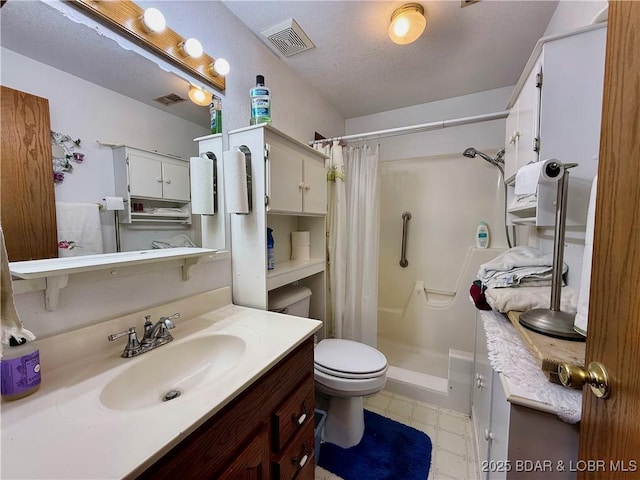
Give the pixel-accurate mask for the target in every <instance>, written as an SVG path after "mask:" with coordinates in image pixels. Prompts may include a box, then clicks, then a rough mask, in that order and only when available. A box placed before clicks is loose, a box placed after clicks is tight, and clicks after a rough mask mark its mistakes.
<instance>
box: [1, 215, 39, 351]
mask: <svg viewBox="0 0 640 480" xmlns="http://www.w3.org/2000/svg"><path fill="white" fill-rule="evenodd" d="M0 244H1V245H0V254H1V255H2V259H1V262H0V263H1V264H2V270H1V271H0V282H1V285H0V287H1V288H0V326H1V327H2V337H1V338H0V355H2V346H3V345H8V344H9V339H10V338H11V337H16V338H19V337H22V338H25V339H26V340H27V341H30V340H35V338H36V337H35V335H34V334H33V333H31V332H30V331H29V330H27V329H26V328H24V326H23V325H22V320H20V316H19V315H18V311H17V310H16V305H15V303H14V301H13V283H12V282H11V272H10V271H9V257H8V255H7V249H6V247H5V246H4V233H3V232H2V227H0Z"/></svg>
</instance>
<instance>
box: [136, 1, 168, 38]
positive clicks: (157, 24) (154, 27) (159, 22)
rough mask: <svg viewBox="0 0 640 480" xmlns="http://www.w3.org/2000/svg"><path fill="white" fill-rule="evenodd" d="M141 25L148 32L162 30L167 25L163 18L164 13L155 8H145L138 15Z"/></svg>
mask: <svg viewBox="0 0 640 480" xmlns="http://www.w3.org/2000/svg"><path fill="white" fill-rule="evenodd" d="M140 20H142V25H144V28H145V30H146V31H147V32H148V33H159V32H161V31H163V30H164V29H165V28H166V26H167V21H166V20H165V19H164V15H163V14H162V12H161V11H160V10H158V9H157V8H153V7H151V8H147V9H145V11H144V13H143V14H142V16H141V17H140Z"/></svg>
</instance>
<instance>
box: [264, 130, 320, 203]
mask: <svg viewBox="0 0 640 480" xmlns="http://www.w3.org/2000/svg"><path fill="white" fill-rule="evenodd" d="M302 146H304V147H306V145H298V144H292V143H291V142H289V141H287V140H286V139H285V138H283V137H279V136H272V138H270V141H269V142H268V146H267V149H268V151H267V155H268V158H267V196H268V203H267V210H268V211H270V212H290V213H303V214H319V215H323V214H326V213H327V173H326V170H325V168H324V163H323V162H319V161H318V158H317V156H315V155H311V154H310V153H309V151H308V150H307V149H303V148H301V147H302Z"/></svg>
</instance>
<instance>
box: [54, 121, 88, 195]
mask: <svg viewBox="0 0 640 480" xmlns="http://www.w3.org/2000/svg"><path fill="white" fill-rule="evenodd" d="M51 146H52V149H53V183H54V184H56V185H59V184H61V183H62V181H63V180H64V174H65V173H66V172H68V173H71V172H72V171H73V165H72V164H71V161H74V162H75V163H82V162H83V161H84V153H80V152H76V151H75V149H76V148H78V147H80V139H77V140H74V139H72V138H71V137H70V136H69V135H64V134H62V133H58V132H54V131H52V132H51Z"/></svg>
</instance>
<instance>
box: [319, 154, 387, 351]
mask: <svg viewBox="0 0 640 480" xmlns="http://www.w3.org/2000/svg"><path fill="white" fill-rule="evenodd" d="M318 148H319V150H321V151H323V153H325V154H326V155H328V156H329V157H330V158H329V160H328V161H327V167H328V172H329V174H328V182H329V186H328V199H329V214H328V220H327V228H328V234H329V235H328V236H329V240H328V254H329V285H330V297H331V311H332V318H333V332H332V333H333V336H334V337H336V338H346V339H350V340H356V341H359V342H363V343H366V344H368V345H371V346H373V347H375V346H376V344H377V336H378V333H377V328H378V327H377V325H378V318H377V311H378V244H379V230H380V215H379V213H380V206H379V204H380V201H379V197H380V181H379V177H378V151H379V146H376V147H375V149H372V148H371V147H369V146H368V145H357V146H350V147H348V148H343V147H341V146H340V145H339V143H338V142H337V141H336V142H334V143H333V145H331V146H325V147H318Z"/></svg>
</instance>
